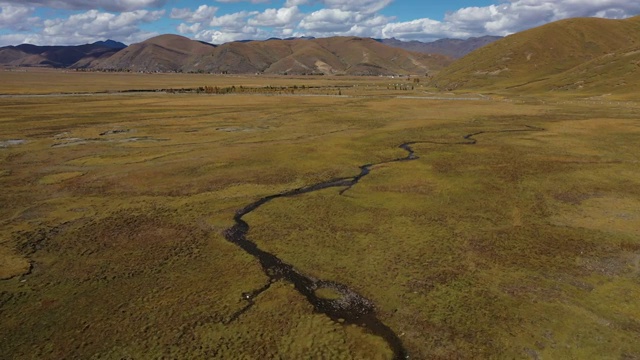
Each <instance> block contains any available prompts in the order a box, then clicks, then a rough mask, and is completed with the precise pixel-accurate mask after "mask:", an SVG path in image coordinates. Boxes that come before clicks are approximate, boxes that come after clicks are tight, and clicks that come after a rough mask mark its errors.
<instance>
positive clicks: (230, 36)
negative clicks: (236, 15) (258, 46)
mask: <svg viewBox="0 0 640 360" xmlns="http://www.w3.org/2000/svg"><path fill="white" fill-rule="evenodd" d="M267 36H268V33H267V32H265V31H263V30H261V29H258V28H255V27H251V26H244V27H241V28H238V29H236V30H234V31H220V30H204V31H201V32H199V33H198V34H196V36H195V38H196V39H198V40H202V41H206V42H208V43H212V44H223V43H226V42H230V41H238V40H247V39H264V38H266V37H267Z"/></svg>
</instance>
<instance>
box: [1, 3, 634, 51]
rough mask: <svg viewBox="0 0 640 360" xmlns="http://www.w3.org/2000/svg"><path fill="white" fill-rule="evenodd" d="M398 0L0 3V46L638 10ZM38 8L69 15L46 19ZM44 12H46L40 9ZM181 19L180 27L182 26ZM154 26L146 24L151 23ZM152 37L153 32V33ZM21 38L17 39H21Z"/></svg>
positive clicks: (213, 37) (435, 35) (534, 21)
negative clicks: (413, 4)
mask: <svg viewBox="0 0 640 360" xmlns="http://www.w3.org/2000/svg"><path fill="white" fill-rule="evenodd" d="M393 1H394V0H351V1H345V0H279V3H281V4H282V7H281V8H269V9H266V10H262V11H250V10H251V9H252V8H253V6H252V5H251V4H257V3H269V2H275V1H273V0H216V1H215V3H217V6H213V5H211V4H213V3H214V2H213V1H209V2H205V1H202V2H201V3H208V4H205V5H201V6H199V7H197V8H195V9H191V8H173V9H171V10H170V11H167V12H165V11H164V10H158V11H152V10H153V9H154V8H158V7H164V6H165V5H166V4H168V3H178V1H177V0H174V1H171V2H170V1H168V0H0V5H1V8H0V31H3V32H2V33H0V45H3V44H8V43H11V44H15V43H17V42H23V41H27V42H32V43H39V44H62V43H79V42H85V41H92V40H94V39H99V38H114V39H116V40H120V41H124V42H133V41H139V40H143V39H144V36H145V35H148V34H151V33H150V32H145V31H143V30H142V25H143V24H145V23H153V22H156V21H158V20H160V19H161V18H170V19H173V20H178V21H177V22H176V24H175V25H174V26H175V27H176V30H177V31H178V32H179V33H181V34H187V35H189V36H193V37H194V38H196V39H199V40H204V41H210V42H215V43H221V42H225V41H234V40H247V39H266V38H269V37H289V36H315V37H324V36H334V35H354V36H370V37H376V38H379V37H385V38H386V37H395V38H398V39H401V40H422V41H432V40H436V39H440V38H444V37H455V38H467V37H471V36H482V35H508V34H511V33H514V32H518V31H521V30H525V29H528V28H531V27H534V26H538V25H542V24H545V23H548V22H550V21H555V20H560V19H564V18H569V17H585V16H596V17H605V18H626V17H629V16H633V15H636V14H640V1H629V0H495V2H494V4H493V5H488V6H475V7H466V8H461V9H458V10H456V11H453V12H450V13H448V14H446V15H445V16H444V18H443V19H442V20H435V19H429V18H417V19H411V20H408V21H397V20H396V19H395V18H392V17H387V16H385V15H383V14H382V13H381V11H382V10H383V9H385V8H387V7H388V6H389V5H390V4H391V3H392V2H393ZM238 2H244V3H245V4H244V7H245V8H246V9H247V10H246V11H240V12H234V13H224V12H223V10H222V9H224V5H223V4H225V3H238ZM39 7H47V8H49V13H54V14H56V13H57V14H65V16H67V14H69V12H67V11H57V10H55V9H69V10H73V12H71V15H68V17H67V18H61V19H60V18H59V19H49V20H43V19H39V18H37V17H36V16H35V15H36V14H37V15H40V14H41V12H39V11H38V10H40V8H39ZM42 13H47V12H46V11H45V12H42ZM178 22H179V25H178V24H177V23H178ZM165 24H166V23H163V25H165ZM149 27H151V26H145V27H144V28H149ZM154 34H155V33H154ZM18 40H19V41H18Z"/></svg>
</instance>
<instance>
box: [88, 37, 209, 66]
mask: <svg viewBox="0 0 640 360" xmlns="http://www.w3.org/2000/svg"><path fill="white" fill-rule="evenodd" d="M213 49H214V46H213V45H208V44H204V43H201V42H199V41H193V40H191V39H188V38H186V37H183V36H179V35H160V36H156V37H153V38H151V39H148V40H146V41H143V42H141V43H137V44H133V45H131V46H129V47H127V48H126V49H123V50H121V51H119V52H118V53H116V54H114V55H113V56H111V57H109V58H108V59H104V60H102V61H99V62H97V63H95V64H92V67H93V68H98V69H110V70H125V69H126V70H131V71H146V72H169V71H181V70H182V68H183V66H184V64H185V63H186V62H188V61H190V59H191V58H193V57H197V56H199V55H203V54H207V53H209V52H211V51H212V50H213Z"/></svg>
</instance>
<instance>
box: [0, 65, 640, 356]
mask: <svg viewBox="0 0 640 360" xmlns="http://www.w3.org/2000/svg"><path fill="white" fill-rule="evenodd" d="M16 74H18V73H11V76H17V75H16ZM38 74H40V76H41V77H42V78H43V79H44V78H46V77H48V76H51V79H55V80H56V82H57V83H59V84H61V85H60V88H57V87H56V86H57V85H55V84H49V85H43V86H44V87H45V88H44V89H42V91H36V90H34V89H32V88H31V86H30V84H34V83H35V82H36V81H43V83H45V81H44V80H37V79H36V78H35V77H30V75H28V74H27V76H25V77H24V79H25V81H24V82H23V83H22V85H19V84H17V83H16V82H15V81H4V82H3V84H1V85H0V93H15V94H17V93H46V92H73V91H102V90H113V89H117V90H126V89H134V88H135V89H137V88H143V87H148V88H160V87H162V88H165V87H181V86H184V87H189V86H203V85H212V86H213V85H215V86H231V85H234V86H239V85H241V84H240V82H239V81H240V80H238V79H239V78H234V77H209V76H206V75H204V76H203V75H201V76H200V77H197V76H196V75H175V77H172V76H174V75H138V74H136V75H131V74H116V77H113V78H109V77H108V76H110V75H113V74H75V73H74V74H64V73H57V72H52V73H48V72H45V73H38ZM42 74H45V75H42ZM2 76H3V78H4V76H5V73H3V74H2ZM85 76H86V77H85ZM128 76H131V78H128V79H132V80H130V81H129V82H128V83H121V77H128ZM98 78H99V79H101V80H96V79H98ZM4 79H6V78H4ZM12 79H14V80H15V79H18V78H12ZM159 79H173V80H168V81H167V82H165V81H164V80H159ZM185 79H192V80H185ZM242 79H243V80H242V81H246V83H243V84H245V85H246V86H248V84H254V86H264V85H265V83H266V82H269V83H271V82H272V81H274V80H273V79H268V80H266V82H265V79H264V78H262V77H260V78H250V77H243V78H242ZM305 80H308V79H305ZM85 81H86V82H87V84H85ZM101 81H102V82H101ZM189 81H192V82H189ZM233 81H237V82H236V83H234V82H233ZM277 81H281V84H282V85H286V86H289V85H292V84H298V83H299V79H297V78H294V79H287V78H284V77H282V78H277ZM314 81H319V82H323V84H324V85H323V86H327V87H328V88H330V87H332V86H335V85H336V83H335V82H340V83H341V84H342V82H347V83H348V81H350V80H349V79H341V78H337V79H331V78H319V79H316V80H314ZM358 81H359V82H360V83H357V84H358V85H360V87H359V88H358V89H355V88H354V89H353V90H348V91H350V92H351V93H350V94H348V95H353V97H312V96H308V97H305V96H261V95H251V94H237V95H207V94H163V93H158V94H136V95H118V94H115V95H108V96H66V97H55V96H53V97H5V98H0V108H1V109H2V111H1V112H0V143H1V144H3V145H2V147H0V164H1V165H0V186H1V188H2V191H1V192H0V203H1V204H2V206H0V278H2V279H3V280H0V314H1V317H2V322H0V336H1V337H2V339H1V341H0V354H2V356H3V357H6V358H38V359H59V358H96V359H99V358H105V359H112V358H159V357H171V358H225V359H226V358H234V359H262V358H283V359H299V358H314V359H316V358H317V359H321V358H332V359H385V358H389V357H390V356H391V352H390V350H389V349H388V348H387V345H386V344H385V343H384V342H383V341H382V340H381V339H379V338H377V337H375V336H373V335H370V334H367V333H366V332H364V331H363V330H362V329H361V328H359V327H355V326H352V325H347V326H344V325H342V324H340V323H338V322H333V321H332V320H330V319H329V318H327V317H326V316H324V315H322V314H318V313H314V311H313V307H312V306H311V305H309V304H308V303H307V301H306V299H305V298H304V297H303V296H301V295H300V294H298V293H297V292H296V291H295V290H294V289H293V287H292V286H291V284H288V283H286V282H276V283H274V284H273V285H272V286H271V287H270V288H269V289H268V290H266V291H265V292H263V293H261V294H260V295H259V296H258V297H257V298H256V299H255V305H254V306H253V307H252V308H251V309H249V310H248V311H247V312H246V313H244V314H243V315H241V316H240V317H239V318H238V319H236V320H234V321H231V317H232V316H233V314H234V313H236V311H238V310H240V309H242V308H243V307H244V306H245V305H246V302H245V301H244V300H243V298H242V294H243V293H245V292H249V291H252V290H255V289H258V288H260V287H262V286H264V284H265V283H266V282H267V281H268V278H267V277H266V276H265V275H264V274H263V272H262V269H261V267H260V264H259V263H258V262H257V261H256V260H255V259H254V258H253V257H251V256H249V255H247V254H246V253H244V252H243V251H242V250H241V249H240V248H239V247H237V246H235V245H233V244H231V243H229V242H228V241H226V240H225V238H224V237H223V235H222V234H223V231H224V230H225V229H227V228H228V227H230V226H232V225H233V215H234V213H235V212H236V211H237V210H238V209H240V208H242V207H243V206H245V205H247V204H249V203H251V202H253V201H255V200H257V199H258V198H260V197H263V196H267V195H271V194H276V193H279V192H283V191H287V190H291V189H295V188H299V187H302V186H305V185H310V184H314V183H318V182H321V181H325V180H328V179H332V178H338V177H343V176H354V175H355V174H357V173H358V172H359V169H358V166H360V165H362V164H366V163H377V162H382V161H385V160H391V159H394V158H399V157H404V156H406V152H404V151H403V150H401V149H399V148H397V146H398V145H399V144H401V143H403V142H406V141H433V142H437V143H441V144H434V143H420V144H416V145H414V146H413V148H414V150H415V151H416V154H417V155H418V156H419V157H420V158H419V159H417V160H414V161H407V162H398V163H388V164H384V165H379V166H376V167H374V168H373V169H372V172H371V174H370V175H369V176H367V177H365V178H363V179H362V181H361V182H360V183H359V184H357V185H356V186H355V187H353V188H352V189H350V190H349V191H347V192H345V193H344V194H343V195H339V193H338V192H339V190H340V189H337V188H331V189H326V190H322V191H318V192H314V193H309V194H305V195H301V196H295V197H290V198H282V199H276V200H274V201H271V202H269V203H268V204H265V205H264V206H263V207H261V208H260V209H259V210H257V211H256V212H254V213H251V214H249V215H247V216H246V218H245V219H246V220H247V221H248V222H249V223H250V225H251V230H250V232H249V238H250V239H252V240H254V241H255V242H256V243H257V244H258V245H259V246H260V247H261V248H263V249H264V250H266V251H269V252H271V253H274V254H276V255H277V256H278V257H280V258H281V259H283V260H284V261H285V262H287V263H289V264H292V265H293V266H295V267H296V268H297V269H299V270H300V271H301V272H303V273H305V274H308V275H311V276H314V277H318V278H321V279H324V280H334V281H338V282H340V283H343V284H346V285H348V286H349V287H350V288H352V289H354V290H356V291H357V292H359V293H360V294H362V295H363V296H365V297H367V298H369V299H371V300H372V301H373V302H374V303H375V304H376V308H377V312H378V316H379V318H380V319H381V320H383V322H384V323H385V324H387V325H389V326H390V327H391V328H392V329H393V330H394V332H395V333H396V334H398V335H399V336H400V339H401V340H402V342H403V344H404V346H405V347H406V348H407V349H408V351H409V354H410V355H411V358H413V359H428V358H429V359H438V358H440V359H449V358H579V359H582V358H610V359H635V358H640V343H638V341H637V339H638V337H639V336H640V303H639V302H638V301H637V299H638V298H640V240H639V239H640V237H639V236H638V235H640V233H639V232H638V228H639V227H638V224H639V223H640V186H638V185H639V184H638V183H639V182H640V166H639V161H640V159H639V157H638V152H637V149H638V146H639V145H640V122H639V120H638V119H639V118H640V106H637V105H635V104H633V103H625V104H624V106H621V105H616V106H608V105H606V104H602V103H599V104H596V105H594V104H590V103H586V102H576V103H573V104H556V103H554V101H549V100H550V99H544V101H538V100H536V101H527V103H519V102H504V101H497V100H494V101H491V100H483V101H464V102H461V101H445V100H425V99H411V98H393V97H380V96H370V97H357V96H358V95H371V94H374V95H379V94H384V95H389V96H391V95H398V96H403V95H406V94H407V93H411V94H415V95H423V96H424V95H425V94H424V93H421V92H419V91H418V89H415V90H414V91H413V92H411V91H400V90H393V91H392V90H390V89H386V88H385V89H382V87H383V86H384V85H383V83H382V82H378V81H380V79H368V80H366V79H360V80H358ZM367 81H369V83H367ZM169 83H170V84H169ZM373 84H378V85H377V86H379V88H380V89H379V90H375V92H372V90H367V88H366V86H367V85H369V86H371V87H373V86H374V85H373ZM20 86H23V88H20ZM551 100H552V99H551ZM527 126H534V127H538V128H543V129H544V131H526V132H524V131H523V132H502V133H501V132H498V131H502V130H524V129H530V128H527ZM476 132H486V133H483V134H479V135H476V136H475V137H474V139H475V140H477V144H475V145H460V144H458V145H454V144H453V143H456V142H465V140H464V139H463V136H464V135H466V134H470V133H476ZM100 134H104V135H100ZM9 140H24V142H21V141H13V142H10V141H9ZM323 291H326V290H323ZM326 292H327V293H326V294H322V296H326V297H333V296H336V294H333V293H331V292H330V291H326Z"/></svg>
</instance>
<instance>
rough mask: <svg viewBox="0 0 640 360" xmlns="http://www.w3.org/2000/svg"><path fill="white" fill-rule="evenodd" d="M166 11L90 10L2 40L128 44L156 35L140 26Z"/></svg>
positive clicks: (62, 43)
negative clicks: (110, 39) (31, 32)
mask: <svg viewBox="0 0 640 360" xmlns="http://www.w3.org/2000/svg"><path fill="white" fill-rule="evenodd" d="M163 15H164V11H162V10H160V11H148V10H136V11H131V12H123V13H120V14H112V13H104V12H99V11H98V10H89V11H86V12H83V13H80V14H74V15H71V16H69V17H68V18H66V19H50V20H45V21H44V22H43V23H42V31H41V32H40V33H35V34H11V35H3V37H0V42H2V43H7V42H9V41H10V43H13V44H19V43H30V44H36V45H76V44H83V43H90V42H94V41H98V40H105V39H109V38H112V39H113V38H116V39H119V40H121V41H125V42H128V43H132V42H137V41H141V40H145V39H147V38H148V37H151V36H154V35H157V34H156V33H154V32H145V31H142V30H140V29H139V27H138V26H139V25H140V24H142V23H146V22H153V21H156V20H158V19H160V18H161V17H162V16H163Z"/></svg>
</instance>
